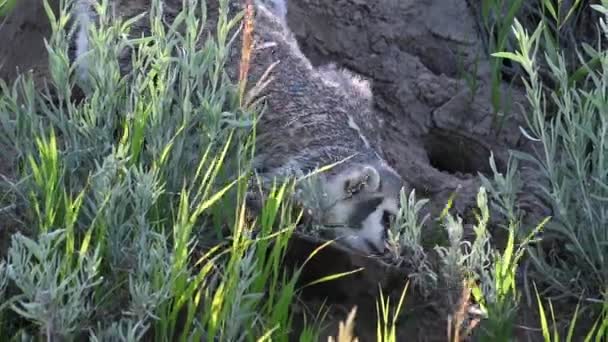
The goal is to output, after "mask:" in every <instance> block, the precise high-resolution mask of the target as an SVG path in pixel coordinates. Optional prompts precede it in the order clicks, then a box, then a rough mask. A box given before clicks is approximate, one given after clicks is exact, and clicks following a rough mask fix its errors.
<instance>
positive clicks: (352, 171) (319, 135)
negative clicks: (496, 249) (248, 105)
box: [74, 0, 406, 254]
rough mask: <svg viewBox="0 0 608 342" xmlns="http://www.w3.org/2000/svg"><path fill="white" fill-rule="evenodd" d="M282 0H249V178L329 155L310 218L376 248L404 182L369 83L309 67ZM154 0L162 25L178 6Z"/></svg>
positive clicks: (231, 61)
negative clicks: (252, 128)
mask: <svg viewBox="0 0 608 342" xmlns="http://www.w3.org/2000/svg"><path fill="white" fill-rule="evenodd" d="M96 1H97V0H77V3H76V6H74V10H75V11H76V12H77V13H76V15H75V17H76V20H77V25H78V26H77V28H78V33H77V36H76V42H75V44H76V48H75V50H76V56H75V57H76V58H79V57H82V56H83V55H84V54H85V53H86V52H87V49H88V32H89V26H90V25H95V23H96V20H97V17H96V15H95V11H94V9H93V4H94V3H95V2H96ZM203 1H204V0H203ZM285 1H286V0H255V2H254V11H255V12H254V13H255V14H254V23H255V24H254V27H255V29H254V32H253V37H254V41H255V45H254V48H253V55H252V59H251V65H250V69H249V74H248V80H247V85H248V86H247V87H248V88H247V89H248V91H249V92H251V93H255V96H256V97H257V98H263V102H264V110H263V113H262V115H261V117H260V118H259V121H258V122H257V126H256V132H257V133H256V143H255V149H256V151H255V152H256V153H255V154H256V157H255V159H254V165H253V166H254V169H255V171H256V174H257V177H256V179H261V180H262V183H263V184H266V185H267V184H269V183H270V182H272V181H274V180H277V179H284V178H289V177H294V176H302V175H309V174H311V173H313V172H314V171H315V170H318V168H320V167H323V166H326V165H329V164H335V165H334V166H333V167H331V168H329V169H328V170H327V171H324V172H322V173H320V174H319V175H318V178H317V179H318V184H320V186H319V189H318V190H319V191H320V192H321V193H322V197H323V199H324V201H323V202H324V203H325V204H324V205H323V206H320V207H319V208H320V209H319V208H317V209H318V210H314V211H312V213H311V215H312V218H313V220H314V221H315V222H317V223H318V224H320V225H323V226H327V227H332V228H333V229H332V231H334V232H335V237H336V239H337V241H339V242H340V241H342V242H344V244H345V245H346V246H347V247H350V248H351V249H353V250H355V251H359V252H362V253H367V254H372V253H381V252H383V251H384V250H385V240H386V232H387V229H388V226H389V224H390V221H391V220H392V219H393V218H394V217H395V215H397V212H398V210H399V193H400V190H401V189H402V188H403V187H404V186H405V185H406V184H405V182H404V181H403V179H402V178H401V177H400V176H399V174H398V173H397V172H396V171H395V170H394V169H393V168H391V166H389V164H388V163H387V162H386V161H385V160H384V159H383V157H382V156H381V155H382V151H381V149H380V140H381V137H380V136H379V127H380V124H381V121H380V120H379V118H377V117H376V116H375V115H374V113H373V96H372V91H371V85H370V82H369V81H368V80H365V79H364V78H362V77H360V76H359V75H357V74H355V73H354V72H351V71H349V70H347V69H341V68H338V67H337V66H336V65H334V64H329V65H325V66H321V67H315V66H313V65H312V64H311V62H310V61H309V60H308V59H307V57H306V56H305V55H304V54H303V53H302V52H301V50H300V48H299V46H298V43H297V41H296V39H295V37H294V34H293V33H292V32H291V31H290V30H289V28H288V26H287V19H286V13H287V6H286V3H285ZM228 3H229V6H228V7H229V11H230V15H234V14H236V13H237V12H238V11H241V10H243V9H244V5H243V4H244V1H242V0H241V1H238V0H229V1H228ZM110 4H111V8H113V11H114V13H115V15H117V16H119V17H121V18H124V19H128V18H133V17H135V16H137V15H139V14H141V13H143V12H146V11H148V12H149V10H150V7H151V5H152V0H112V1H110ZM160 4H161V6H160V8H161V9H162V13H161V15H162V16H163V19H164V20H165V22H166V23H169V24H170V23H171V21H172V20H173V19H174V18H175V16H176V15H177V14H178V13H179V12H180V11H181V10H182V7H183V2H182V0H162V1H161V2H160ZM206 7H207V24H206V30H208V31H209V33H211V34H214V33H215V32H212V31H213V30H215V27H216V25H215V23H216V22H217V16H218V13H219V12H218V10H219V7H220V4H219V0H208V1H207V2H206ZM148 22H149V21H148V20H147V19H146V18H143V19H141V20H139V21H137V22H136V23H135V25H134V29H135V30H136V31H137V32H134V33H133V34H136V35H137V36H140V35H141V34H144V35H145V34H149V33H150V28H149V27H148V26H147V25H148ZM205 36H206V35H204V34H203V35H201V37H205ZM241 39H242V36H241V35H240V34H239V35H237V36H236V40H235V41H234V42H233V43H232V44H231V45H230V48H229V57H228V62H227V65H226V73H227V74H228V75H229V76H230V77H231V78H232V80H237V79H238V73H239V60H240V48H241ZM203 43H204V42H201V46H202V44H203ZM84 57H86V56H84ZM121 58H122V60H121V62H120V65H121V71H122V72H128V71H129V70H128V69H129V66H130V59H129V56H128V54H125V55H124V56H123V57H121ZM78 73H79V75H80V77H86V73H87V64H86V59H85V60H83V61H82V63H80V64H79V69H78ZM263 79H269V80H270V81H269V82H267V83H266V86H265V87H264V88H263V89H262V90H260V91H258V92H257V93H256V92H255V91H253V90H254V88H253V87H254V86H253V85H255V84H256V83H257V82H259V81H261V80H263ZM263 188H264V187H263ZM265 189H267V187H266V188H265ZM299 203H301V204H303V203H304V201H300V202H299ZM303 205H304V204H303ZM304 206H305V205H304Z"/></svg>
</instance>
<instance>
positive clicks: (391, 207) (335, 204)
mask: <svg viewBox="0 0 608 342" xmlns="http://www.w3.org/2000/svg"><path fill="white" fill-rule="evenodd" d="M404 185H405V184H404V182H403V180H402V179H401V177H400V176H399V175H398V174H397V173H396V172H395V171H394V170H393V169H392V168H391V167H390V166H388V165H387V164H385V163H384V162H381V161H380V162H376V163H369V164H366V163H356V164H351V165H348V166H347V167H345V168H343V169H341V170H340V171H338V172H335V173H331V174H327V175H325V176H324V177H323V187H322V190H323V192H324V195H325V198H326V200H325V203H326V204H327V205H325V206H324V208H323V209H322V210H321V212H320V213H318V214H317V216H318V218H317V219H318V222H319V223H320V224H321V225H323V226H326V227H331V228H333V229H334V231H335V233H336V234H335V235H336V237H337V240H338V241H339V242H343V243H345V244H346V245H348V246H350V247H351V248H354V249H355V250H359V251H361V252H364V253H367V254H372V253H381V252H383V251H384V248H385V247H384V242H385V239H386V234H387V230H388V229H389V228H390V225H391V223H392V222H393V220H394V218H395V217H396V216H397V213H398V211H399V207H400V203H399V194H400V191H401V188H402V187H403V186H404Z"/></svg>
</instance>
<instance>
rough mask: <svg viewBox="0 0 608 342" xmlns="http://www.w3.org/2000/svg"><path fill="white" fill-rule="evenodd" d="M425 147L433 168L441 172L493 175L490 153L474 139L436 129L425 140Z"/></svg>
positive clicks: (498, 164)
mask: <svg viewBox="0 0 608 342" xmlns="http://www.w3.org/2000/svg"><path fill="white" fill-rule="evenodd" d="M424 146H425V148H426V151H427V154H428V157H429V161H430V164H431V166H433V167H434V168H436V169H437V170H439V171H442V172H448V173H451V174H472V175H477V173H478V172H480V173H482V174H484V175H491V174H492V169H491V168H490V163H489V160H490V151H489V150H488V149H487V148H486V147H485V146H483V145H482V144H480V143H479V142H477V141H475V140H474V139H471V138H468V137H465V136H463V135H460V134H458V133H456V132H453V131H447V130H443V129H439V128H434V129H432V130H431V131H430V132H429V134H428V136H426V137H425V138H424ZM496 163H497V168H498V171H501V169H502V167H501V165H500V164H501V163H499V161H496Z"/></svg>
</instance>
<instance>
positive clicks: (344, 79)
mask: <svg viewBox="0 0 608 342" xmlns="http://www.w3.org/2000/svg"><path fill="white" fill-rule="evenodd" d="M319 71H321V72H322V73H323V75H324V76H325V79H326V80H327V81H329V82H331V83H333V84H335V85H337V86H339V87H340V88H342V89H343V90H344V91H345V92H346V93H347V94H348V95H349V96H350V97H352V98H356V99H363V100H365V101H367V102H369V103H370V104H371V102H372V100H373V94H372V85H371V82H370V80H368V79H366V78H363V76H361V75H359V74H357V73H355V72H353V71H350V70H348V69H345V68H340V69H338V67H337V66H336V65H335V64H334V63H330V64H326V65H323V66H320V67H319Z"/></svg>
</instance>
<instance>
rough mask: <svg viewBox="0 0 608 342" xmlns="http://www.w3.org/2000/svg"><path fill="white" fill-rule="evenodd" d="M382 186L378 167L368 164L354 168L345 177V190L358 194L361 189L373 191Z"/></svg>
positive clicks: (348, 192) (347, 192)
mask: <svg viewBox="0 0 608 342" xmlns="http://www.w3.org/2000/svg"><path fill="white" fill-rule="evenodd" d="M379 188H380V174H379V173H378V170H376V168H374V167H372V166H369V165H366V166H363V167H360V168H356V169H355V170H352V171H351V172H350V173H348V174H347V175H346V178H345V179H344V192H345V193H346V194H352V195H354V194H357V193H359V192H361V191H365V192H373V191H376V190H378V189H379Z"/></svg>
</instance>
